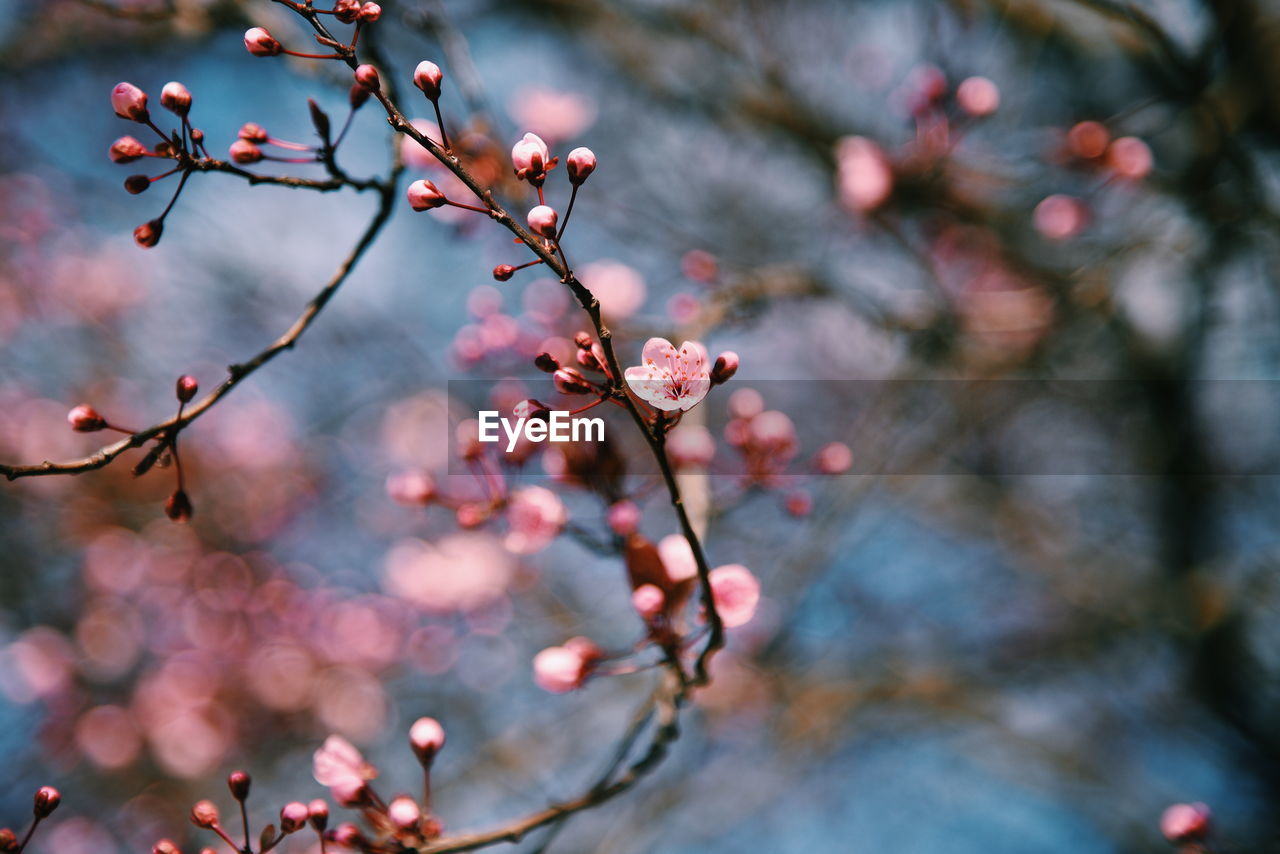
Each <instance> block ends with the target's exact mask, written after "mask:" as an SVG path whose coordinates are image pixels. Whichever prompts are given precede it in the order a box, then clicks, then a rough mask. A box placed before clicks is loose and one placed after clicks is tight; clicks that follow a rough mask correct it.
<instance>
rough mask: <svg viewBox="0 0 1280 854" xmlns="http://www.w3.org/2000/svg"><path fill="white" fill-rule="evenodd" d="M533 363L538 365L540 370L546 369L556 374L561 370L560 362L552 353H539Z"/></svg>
mask: <svg viewBox="0 0 1280 854" xmlns="http://www.w3.org/2000/svg"><path fill="white" fill-rule="evenodd" d="M533 364H534V365H536V366H537V367H538V370H540V371H546V372H547V373H549V374H554V373H555V372H556V371H558V370H560V363H559V362H558V361H556V357H555V356H553V355H551V354H550V353H539V354H538V355H537V356H536V357H534V360H533Z"/></svg>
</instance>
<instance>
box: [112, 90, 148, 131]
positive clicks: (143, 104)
mask: <svg viewBox="0 0 1280 854" xmlns="http://www.w3.org/2000/svg"><path fill="white" fill-rule="evenodd" d="M111 107H112V108H113V109H114V110H115V111H116V115H117V116H119V117H120V118H122V119H130V120H131V121H135V122H145V121H146V120H147V119H149V118H151V114H150V113H148V112H147V93H146V92H143V91H142V90H141V89H139V88H138V87H137V86H134V85H133V84H132V83H117V84H116V88H114V89H112V90H111Z"/></svg>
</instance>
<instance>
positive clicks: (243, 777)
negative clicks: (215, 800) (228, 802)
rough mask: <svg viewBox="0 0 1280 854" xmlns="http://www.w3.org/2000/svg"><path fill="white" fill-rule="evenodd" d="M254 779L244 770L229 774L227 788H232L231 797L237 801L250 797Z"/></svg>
mask: <svg viewBox="0 0 1280 854" xmlns="http://www.w3.org/2000/svg"><path fill="white" fill-rule="evenodd" d="M252 782H253V780H252V779H251V778H250V777H249V775H248V774H246V773H245V772H243V771H232V772H231V773H230V774H228V775H227V788H228V789H230V790H231V797H233V798H235V799H236V800H237V801H243V800H244V799H246V798H248V797H249V785H250V784H251V783H252Z"/></svg>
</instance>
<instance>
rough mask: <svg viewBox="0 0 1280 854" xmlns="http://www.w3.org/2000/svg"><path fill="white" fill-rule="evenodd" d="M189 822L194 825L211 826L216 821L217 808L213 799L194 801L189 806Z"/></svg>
mask: <svg viewBox="0 0 1280 854" xmlns="http://www.w3.org/2000/svg"><path fill="white" fill-rule="evenodd" d="M191 823H192V824H194V825H195V826H196V827H213V826H214V825H215V824H217V823H218V808H217V807H216V806H214V805H213V801H196V802H195V805H194V806H192V807H191Z"/></svg>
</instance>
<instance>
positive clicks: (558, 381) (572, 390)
mask: <svg viewBox="0 0 1280 854" xmlns="http://www.w3.org/2000/svg"><path fill="white" fill-rule="evenodd" d="M551 382H552V384H553V385H555V387H556V391H558V392H560V393H561V394H587V393H589V392H590V391H591V384H590V383H588V382H587V379H586V377H584V376H583V375H582V374H580V373H578V370H577V369H576V368H561V369H560V370H558V371H556V372H555V374H553V375H552V377H551Z"/></svg>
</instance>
